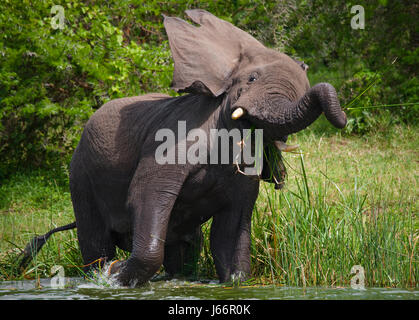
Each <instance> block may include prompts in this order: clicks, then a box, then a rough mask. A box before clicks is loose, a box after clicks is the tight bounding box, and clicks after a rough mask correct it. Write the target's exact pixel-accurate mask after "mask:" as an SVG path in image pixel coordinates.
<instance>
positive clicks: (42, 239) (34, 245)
mask: <svg viewBox="0 0 419 320" xmlns="http://www.w3.org/2000/svg"><path fill="white" fill-rule="evenodd" d="M76 227H77V226H76V222H73V223H70V224H66V225H65V226H61V227H58V228H55V229H52V230H50V231H48V232H47V233H45V234H44V235H42V236H37V237H34V238H33V239H32V240H31V241H29V243H28V244H27V245H26V247H25V249H24V250H23V252H22V253H21V255H20V257H21V258H20V262H19V268H20V269H22V268H23V269H25V268H26V267H27V266H28V264H29V263H30V262H31V261H32V259H33V258H34V257H35V256H36V255H37V253H38V252H39V250H41V248H42V247H43V245H44V244H45V243H46V242H47V240H48V239H49V237H50V236H51V235H52V234H53V233H55V232H59V231H64V230H70V229H74V228H76Z"/></svg>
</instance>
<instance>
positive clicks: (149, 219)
mask: <svg viewBox="0 0 419 320" xmlns="http://www.w3.org/2000/svg"><path fill="white" fill-rule="evenodd" d="M182 183H183V177H182V175H181V173H179V172H176V171H174V170H173V169H172V170H170V171H166V170H163V169H160V170H159V171H157V170H156V171H155V172H154V173H153V174H149V175H148V176H146V177H144V176H141V177H140V176H138V177H134V179H133V181H132V184H131V186H130V191H129V197H128V204H129V210H130V211H131V214H132V216H133V223H134V225H133V242H132V253H131V256H130V258H129V259H128V260H127V261H126V262H125V263H124V265H123V266H122V267H121V268H120V273H119V275H118V280H119V281H120V282H121V284H122V285H124V286H133V285H137V286H138V285H142V284H144V283H145V282H147V281H148V280H149V279H150V278H151V277H152V276H153V275H154V274H155V273H156V272H157V271H158V269H159V268H160V266H161V265H162V263H163V258H164V246H165V240H166V231H167V226H168V222H169V218H170V213H171V210H172V208H173V205H174V203H175V201H176V198H177V196H178V194H179V192H180V189H181V188H182Z"/></svg>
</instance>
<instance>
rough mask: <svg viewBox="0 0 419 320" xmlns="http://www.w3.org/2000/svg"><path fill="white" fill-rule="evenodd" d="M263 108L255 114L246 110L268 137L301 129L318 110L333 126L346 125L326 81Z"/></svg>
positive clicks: (334, 91)
mask: <svg viewBox="0 0 419 320" xmlns="http://www.w3.org/2000/svg"><path fill="white" fill-rule="evenodd" d="M278 104H279V105H278ZM267 109H269V110H265V112H262V113H258V114H257V115H252V112H249V118H250V120H251V121H253V122H255V123H256V124H257V125H258V126H260V127H261V128H263V129H264V131H265V132H264V133H265V134H267V135H268V136H269V137H270V138H272V139H278V138H280V137H283V136H287V135H289V134H292V133H296V132H298V131H301V130H303V129H305V128H306V127H308V126H309V125H310V124H311V123H313V122H314V121H315V120H316V119H317V118H318V117H319V116H320V115H321V113H322V112H324V114H325V116H326V118H327V119H328V120H329V121H330V122H331V123H332V124H333V125H334V126H335V127H336V128H344V127H345V125H346V115H345V113H344V112H343V111H342V109H341V108H340V104H339V100H338V98H337V94H336V90H335V88H334V87H333V86H332V85H331V84H329V83H319V84H316V85H315V86H313V87H312V88H311V89H309V90H308V91H307V92H306V94H305V95H304V96H303V97H302V98H301V99H299V100H298V101H296V102H291V101H289V100H285V99H281V100H280V101H277V103H275V106H272V107H271V108H267Z"/></svg>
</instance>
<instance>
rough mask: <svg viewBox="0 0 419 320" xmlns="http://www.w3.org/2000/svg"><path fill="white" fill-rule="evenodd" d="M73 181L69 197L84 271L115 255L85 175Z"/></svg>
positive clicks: (108, 233)
mask: <svg viewBox="0 0 419 320" xmlns="http://www.w3.org/2000/svg"><path fill="white" fill-rule="evenodd" d="M73 179H74V177H73ZM74 181H75V182H76V183H71V182H70V188H71V199H72V202H73V208H74V214H75V216H76V224H77V237H78V241H79V246H80V251H81V254H82V257H83V262H84V271H85V272H88V271H89V270H91V269H93V268H97V267H98V266H103V264H104V262H105V261H110V260H112V259H113V258H114V257H115V243H114V240H113V237H112V234H111V232H110V230H108V228H107V227H106V223H105V221H104V220H103V218H102V215H101V214H100V212H99V210H98V207H97V205H96V203H95V200H94V198H93V190H92V188H91V185H90V182H89V181H88V178H87V176H86V175H84V176H83V177H78V178H76V179H75V180H74Z"/></svg>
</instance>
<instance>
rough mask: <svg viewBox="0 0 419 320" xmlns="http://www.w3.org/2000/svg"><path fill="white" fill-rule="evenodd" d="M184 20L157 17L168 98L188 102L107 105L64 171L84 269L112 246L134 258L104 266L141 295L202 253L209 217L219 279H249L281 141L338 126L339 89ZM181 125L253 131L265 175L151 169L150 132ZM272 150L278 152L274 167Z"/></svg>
mask: <svg viewBox="0 0 419 320" xmlns="http://www.w3.org/2000/svg"><path fill="white" fill-rule="evenodd" d="M186 14H187V16H188V17H189V18H190V19H191V20H192V22H193V23H195V24H194V25H193V24H191V23H189V22H186V21H185V20H183V19H180V18H177V17H168V16H163V18H164V27H165V30H166V33H167V35H168V40H169V45H170V50H171V53H172V58H173V62H174V71H173V80H172V88H173V89H174V90H176V91H177V92H178V93H184V94H182V95H178V96H175V97H172V96H168V95H164V94H157V93H153V94H146V95H143V96H136V97H126V98H119V99H115V100H111V101H110V102H107V103H106V104H104V105H103V106H102V107H100V108H99V109H98V110H97V111H96V112H95V113H94V114H93V115H92V116H91V117H90V119H89V120H88V122H87V123H86V125H85V127H84V130H83V133H82V136H81V139H80V141H79V144H78V146H77V148H76V149H75V151H74V154H73V157H72V159H71V163H70V191H71V199H72V203H73V208H74V213H75V220H76V221H75V223H73V224H71V225H68V226H69V227H68V228H70V227H76V228H77V237H78V242H79V246H80V250H81V254H82V257H83V261H84V263H85V264H86V265H88V267H86V268H87V269H89V268H95V267H98V265H99V264H100V263H103V261H112V260H113V259H114V258H115V250H116V247H118V248H121V249H123V250H126V251H129V252H130V256H129V258H128V259H126V260H124V261H117V262H115V263H114V264H113V265H112V270H111V272H112V274H113V275H115V277H116V279H117V281H118V282H119V283H120V284H121V285H122V286H140V285H143V284H144V283H146V282H147V281H149V280H150V279H151V278H152V277H153V276H154V275H155V273H156V272H157V271H158V270H159V269H160V268H161V266H163V267H164V269H165V272H166V273H167V274H168V275H169V276H176V275H179V274H183V275H188V274H190V273H191V272H192V268H191V266H193V264H194V263H196V259H197V256H199V252H200V250H201V246H202V241H203V239H202V238H203V235H202V231H201V226H202V224H203V223H205V222H206V221H208V220H209V219H211V218H212V222H211V230H210V250H211V254H212V257H213V260H214V264H215V268H216V272H217V276H218V278H219V281H220V282H221V283H224V282H228V281H230V280H231V279H232V278H235V279H237V278H239V279H246V277H248V276H249V275H250V273H251V257H250V248H251V236H250V235H251V216H252V211H253V207H254V205H255V202H256V198H257V196H258V192H259V184H260V181H261V180H264V181H267V182H271V183H274V184H275V186H276V188H281V187H282V185H283V183H284V179H285V167H284V165H283V163H282V161H281V151H286V149H287V148H288V147H289V146H287V145H286V141H287V137H288V136H289V135H290V134H293V133H296V132H299V131H301V130H303V129H305V128H306V127H308V126H309V125H310V124H311V123H313V122H314V121H315V120H316V119H317V118H318V117H319V116H320V115H321V114H322V113H323V114H324V115H325V117H326V118H327V120H328V121H329V122H330V123H331V124H332V125H333V126H335V127H336V128H344V127H345V125H346V115H345V113H344V112H343V111H342V109H341V107H340V104H339V100H338V98H337V93H336V90H335V89H334V87H333V86H332V85H331V84H329V83H318V84H316V85H314V86H312V87H310V84H309V81H308V78H307V65H305V64H304V63H302V62H300V61H298V60H295V59H293V58H291V57H289V56H288V55H286V54H284V53H281V52H278V51H276V50H274V49H270V48H268V47H266V46H264V45H263V44H262V43H261V42H259V41H258V40H256V39H255V38H254V37H252V36H251V35H249V34H248V33H246V32H245V31H243V30H241V29H239V28H237V27H235V26H233V25H232V24H231V23H229V22H227V21H225V20H222V19H219V18H217V17H216V16H214V15H213V14H211V13H209V12H207V11H204V10H201V9H193V10H187V11H186ZM180 121H183V122H184V123H185V126H186V129H187V131H188V132H190V131H191V130H193V129H196V128H199V129H201V130H203V131H204V132H207V133H208V132H209V131H210V130H211V129H219V130H221V129H226V130H233V129H239V130H245V129H252V128H253V129H255V128H256V129H261V130H263V145H262V146H263V150H265V151H267V150H268V149H269V150H271V153H268V152H264V158H263V160H264V161H263V164H264V165H263V168H262V171H260V172H259V173H258V174H253V175H247V174H243V172H242V170H241V169H243V167H240V165H236V164H235V163H234V159H233V158H232V157H230V158H229V162H228V163H215V164H214V163H189V162H186V163H175V164H173V163H170V164H169V163H166V164H164V163H163V164H161V163H157V161H156V150H157V149H158V148H159V146H160V145H161V140H159V141H158V139H156V134H157V132H158V130H159V129H161V128H169V129H170V130H172V131H173V132H175V133H179V122H180ZM253 132H254V131H253ZM252 143H253V145H252V148H254V149H255V143H254V142H252ZM232 144H233V143H232V142H231V143H230V144H229V145H230V147H231V145H232ZM185 146H186V147H188V146H191V141H187V144H181V142H180V141H178V142H177V143H176V144H175V146H174V150H176V152H178V151H182V150H181V149H182V148H185ZM269 146H277V147H278V148H276V149H275V150H276V153H277V154H276V156H279V158H278V160H277V161H275V162H272V161H270V159H269V158H270V157H271V156H272V148H268V147H269ZM274 153H275V152H274ZM175 154H176V155H178V153H175ZM178 158H179V156H178ZM177 160H178V159H177ZM58 231H60V230H58ZM50 234H51V231H50V232H49V233H48V237H49V235H50ZM38 240H42V241H43V242H44V240H46V239H45V237H43V236H41V237H38ZM37 250H39V245H38V246H37V247H36V251H37ZM92 262H94V263H92Z"/></svg>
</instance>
